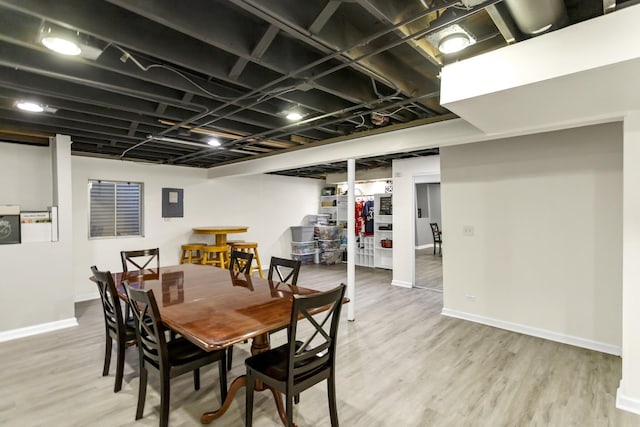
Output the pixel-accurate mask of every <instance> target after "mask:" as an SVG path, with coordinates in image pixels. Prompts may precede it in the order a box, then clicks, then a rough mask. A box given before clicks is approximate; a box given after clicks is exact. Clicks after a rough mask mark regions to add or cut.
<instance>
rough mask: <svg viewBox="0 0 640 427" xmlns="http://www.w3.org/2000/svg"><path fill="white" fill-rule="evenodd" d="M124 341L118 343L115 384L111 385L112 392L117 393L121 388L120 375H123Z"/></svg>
mask: <svg viewBox="0 0 640 427" xmlns="http://www.w3.org/2000/svg"><path fill="white" fill-rule="evenodd" d="M124 350H125V346H124V342H122V343H118V357H117V363H116V384H115V386H114V387H113V392H114V393H117V392H119V391H120V389H122V377H123V376H124Z"/></svg>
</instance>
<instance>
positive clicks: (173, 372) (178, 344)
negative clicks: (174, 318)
mask: <svg viewBox="0 0 640 427" xmlns="http://www.w3.org/2000/svg"><path fill="white" fill-rule="evenodd" d="M123 283H124V288H125V292H126V294H127V299H128V301H129V305H130V307H131V312H132V313H133V315H134V320H135V325H136V327H135V331H136V338H137V340H138V349H139V350H138V353H139V357H140V383H139V389H138V405H137V409H136V420H139V419H140V418H142V414H143V412H144V403H145V399H146V394H147V375H148V369H149V368H153V369H155V370H157V371H158V372H159V374H160V427H166V426H167V425H168V424H169V400H170V380H171V378H174V377H177V376H179V375H182V374H185V373H187V372H191V371H193V386H194V388H195V389H196V390H199V389H200V368H201V367H203V366H205V365H208V364H210V363H213V362H218V373H219V376H220V397H221V403H222V402H224V400H225V398H226V397H227V367H226V364H225V357H224V356H225V351H224V350H215V351H210V352H207V351H204V350H203V349H201V348H200V347H198V346H196V345H195V344H193V343H191V342H190V341H188V340H187V339H185V338H183V337H180V338H176V339H174V340H171V341H169V342H167V341H166V338H165V333H164V332H165V326H164V325H163V323H162V320H161V318H160V312H159V311H158V305H157V303H156V299H155V297H154V295H153V291H152V290H151V289H146V290H142V289H135V288H132V287H131V286H129V284H128V283H127V282H126V281H125V282H123Z"/></svg>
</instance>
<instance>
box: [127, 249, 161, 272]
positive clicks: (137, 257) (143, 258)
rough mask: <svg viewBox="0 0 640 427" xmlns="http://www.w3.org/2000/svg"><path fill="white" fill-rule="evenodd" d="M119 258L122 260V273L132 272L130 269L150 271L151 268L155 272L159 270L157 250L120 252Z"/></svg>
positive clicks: (158, 250) (158, 253)
mask: <svg viewBox="0 0 640 427" xmlns="http://www.w3.org/2000/svg"><path fill="white" fill-rule="evenodd" d="M120 258H121V259H122V271H124V272H127V271H130V270H132V268H131V267H134V268H135V269H136V270H140V271H145V270H151V269H152V268H155V269H156V271H157V270H159V269H160V249H159V248H154V249H141V250H135V251H120ZM154 261H155V262H154ZM154 264H155V267H154Z"/></svg>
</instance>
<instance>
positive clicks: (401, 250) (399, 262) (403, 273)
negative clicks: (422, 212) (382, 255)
mask: <svg viewBox="0 0 640 427" xmlns="http://www.w3.org/2000/svg"><path fill="white" fill-rule="evenodd" d="M392 169H393V281H392V283H393V284H394V285H397V286H405V287H411V286H413V285H414V283H415V231H414V228H415V212H416V211H415V205H414V202H415V182H416V180H415V179H414V177H422V176H428V177H430V179H427V180H424V179H418V181H419V182H439V181H440V156H429V157H419V158H411V159H401V160H394V161H393V167H392Z"/></svg>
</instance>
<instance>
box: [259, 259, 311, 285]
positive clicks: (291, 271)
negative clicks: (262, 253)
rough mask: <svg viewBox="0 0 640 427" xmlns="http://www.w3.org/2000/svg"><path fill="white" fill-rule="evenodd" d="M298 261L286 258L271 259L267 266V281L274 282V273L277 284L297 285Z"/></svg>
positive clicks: (299, 262) (300, 263) (299, 264)
mask: <svg viewBox="0 0 640 427" xmlns="http://www.w3.org/2000/svg"><path fill="white" fill-rule="evenodd" d="M301 265H302V262H301V261H300V260H292V259H286V258H278V257H271V263H270V264H269V275H268V276H267V279H269V280H274V273H275V276H277V277H276V279H275V280H277V281H278V282H282V283H289V284H290V285H294V286H295V285H296V284H297V283H298V274H299V273H300V266H301Z"/></svg>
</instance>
